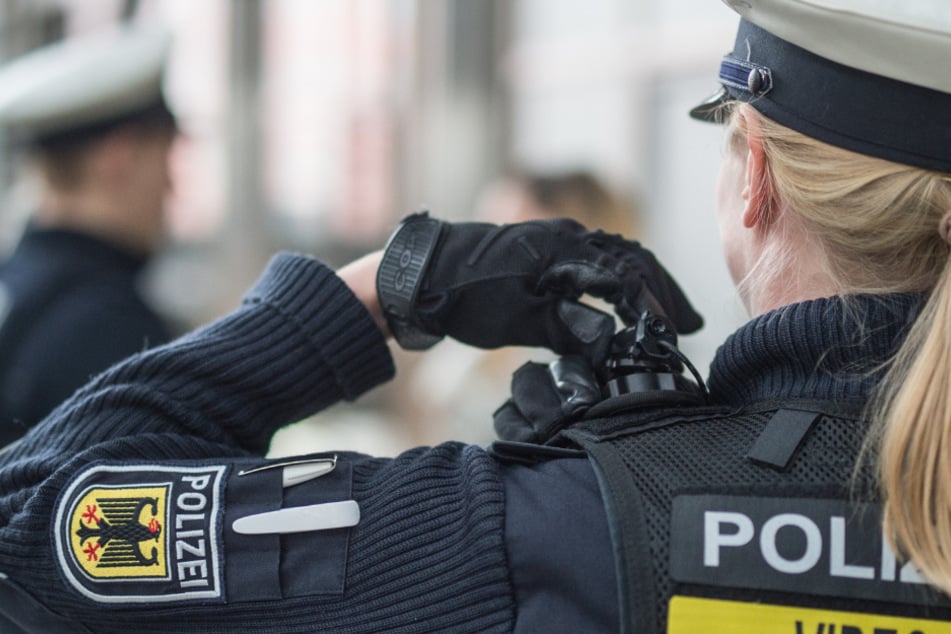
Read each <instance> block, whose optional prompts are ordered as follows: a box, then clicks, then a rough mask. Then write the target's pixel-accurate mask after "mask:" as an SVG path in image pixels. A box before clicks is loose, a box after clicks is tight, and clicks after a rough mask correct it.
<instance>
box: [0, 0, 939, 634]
mask: <svg viewBox="0 0 951 634" xmlns="http://www.w3.org/2000/svg"><path fill="white" fill-rule="evenodd" d="M734 6H735V8H736V10H737V11H738V12H739V13H740V14H741V16H742V18H743V19H742V20H741V21H740V26H739V31H738V34H737V38H736V42H735V45H734V48H733V50H732V51H731V52H729V53H728V54H727V55H726V56H725V57H724V58H723V60H722V63H721V66H720V82H721V84H722V86H723V88H722V90H721V91H720V92H719V93H718V94H717V95H716V97H715V98H714V99H712V100H711V101H709V102H708V103H706V104H704V105H702V106H700V107H698V108H697V109H696V110H695V111H694V115H695V116H697V117H701V118H705V119H711V120H715V121H720V122H723V123H725V132H726V137H727V143H726V147H725V150H724V157H723V163H722V166H721V172H720V178H719V181H718V187H717V195H716V200H715V204H714V206H715V208H716V211H717V217H718V220H719V223H720V227H721V231H722V243H723V247H724V252H725V255H726V259H727V262H728V265H729V269H730V271H731V273H732V275H733V277H734V279H735V281H736V283H737V287H738V290H739V294H740V296H741V298H742V299H743V301H744V303H745V305H746V307H747V308H748V310H749V312H750V315H751V320H750V321H749V322H748V323H747V324H745V325H744V326H742V327H741V328H740V329H739V330H737V331H736V332H735V333H734V334H733V335H732V336H731V337H730V338H729V339H728V340H727V341H726V342H724V344H723V345H722V346H721V348H720V349H719V351H718V353H717V356H716V358H715V359H714V361H713V363H712V365H711V368H710V374H709V379H708V381H707V385H708V388H705V387H704V386H703V385H702V381H700V380H697V381H696V382H694V381H691V380H690V378H689V376H688V373H687V372H686V371H684V370H683V369H682V367H681V363H683V364H684V365H686V366H687V368H688V370H689V364H688V362H687V361H686V360H685V359H682V358H680V357H679V356H678V354H677V348H676V336H675V331H676V332H684V333H689V332H692V331H694V330H696V329H697V328H699V327H700V325H701V319H700V316H699V315H698V314H697V313H696V312H694V310H693V309H692V308H691V306H690V304H689V303H688V302H687V300H686V298H685V297H684V296H683V294H682V293H681V292H680V290H679V289H678V287H677V285H676V283H675V282H674V281H673V280H672V279H671V278H670V276H669V275H667V273H666V272H665V271H664V269H663V268H662V267H661V266H660V265H659V264H658V263H657V262H656V260H654V258H653V257H652V256H651V254H650V253H649V252H648V251H646V250H645V249H643V248H642V247H641V246H640V245H638V244H636V243H633V242H629V241H627V240H625V239H623V238H621V237H620V236H614V235H609V234H604V233H601V232H589V231H587V230H586V229H584V228H583V227H581V226H580V225H578V224H577V223H576V222H573V221H570V220H567V219H559V220H545V221H533V222H525V223H518V224H513V225H503V226H498V225H492V224H489V223H456V224H450V223H445V222H440V221H438V220H436V219H434V218H430V217H428V216H425V215H414V216H411V217H409V218H407V219H406V220H404V222H403V223H402V224H401V225H400V227H399V228H398V229H397V231H396V233H395V234H394V235H393V237H392V238H391V240H390V242H389V243H388V245H387V247H386V249H385V250H384V251H383V252H378V253H375V254H372V255H370V256H367V257H366V258H364V259H361V260H359V261H357V262H355V263H353V264H351V265H349V266H347V267H344V268H343V269H341V270H340V271H339V273H338V274H334V273H333V272H332V271H330V270H329V269H328V268H326V267H325V266H323V265H322V264H320V263H319V262H318V261H316V260H314V259H312V258H308V257H304V256H296V255H289V254H285V255H280V256H278V257H277V258H275V260H274V261H273V262H272V263H271V265H270V266H269V268H268V269H267V270H266V271H265V272H264V274H263V275H262V277H261V278H260V280H259V281H258V283H257V284H256V285H255V286H254V287H253V288H252V289H251V291H250V292H249V293H248V295H247V296H246V298H245V301H244V303H243V304H242V306H241V307H240V308H239V309H238V310H236V311H235V312H234V313H232V314H231V315H229V316H228V317H226V318H224V319H222V320H220V321H217V322H215V323H213V324H211V325H209V326H208V327H206V328H203V329H201V330H198V331H196V332H194V333H192V334H190V335H188V336H186V337H183V338H181V339H179V340H177V341H176V342H173V343H170V344H168V345H166V346H162V347H159V348H157V349H154V350H151V351H148V352H145V353H142V354H140V355H137V356H136V357H134V358H132V359H130V360H128V361H126V362H125V363H122V364H119V365H117V366H114V367H113V368H112V369H110V370H109V371H107V372H106V373H104V374H102V375H100V376H99V377H98V378H97V379H96V380H94V381H93V382H91V383H89V384H88V385H87V386H86V387H84V388H83V389H82V390H81V391H80V392H79V393H77V394H76V395H75V396H74V397H73V398H72V399H70V400H69V401H68V402H67V403H66V404H64V406H63V407H62V408H60V409H59V410H57V412H56V413H55V414H54V415H53V416H51V417H49V418H47V419H46V420H45V421H44V422H43V423H41V424H40V425H39V426H37V427H36V428H34V429H33V430H31V431H30V433H28V434H27V435H26V436H25V437H24V438H23V439H22V441H21V442H20V443H19V444H18V445H17V446H15V447H12V448H10V449H9V450H8V451H7V452H5V453H4V454H2V455H0V464H2V468H0V613H2V614H3V615H5V618H6V619H7V620H8V625H9V627H10V628H13V627H16V626H18V627H20V628H21V629H25V630H27V631H68V632H82V631H90V632H123V633H124V632H129V631H133V630H134V631H176V632H177V631H198V632H235V631H241V632H315V631H321V632H323V631H337V632H384V631H385V632H411V631H412V632H419V631H431V632H486V631H491V632H509V631H516V632H596V631H622V632H637V633H638V634H642V633H645V632H646V633H660V632H664V631H666V632H669V633H672V634H687V633H691V634H692V633H695V632H704V633H713V634H721V633H726V632H730V633H739V634H754V633H755V634H764V633H765V634H772V633H776V634H804V633H806V632H809V633H813V632H815V633H816V634H819V633H823V634H832V633H833V632H837V633H840V634H858V633H860V632H861V633H865V634H868V633H870V632H876V633H885V632H907V633H911V632H920V633H924V632H927V633H928V634H935V633H939V632H949V631H951V598H949V596H951V493H949V492H951V471H949V469H948V461H947V455H948V448H949V444H951V441H949V435H951V336H949V332H951V74H949V73H948V72H947V65H946V64H945V63H944V62H945V61H946V60H947V59H948V58H949V56H951V14H949V13H948V12H947V10H946V6H945V2H944V0H914V1H912V0H908V1H906V2H902V3H891V4H889V3H868V2H865V1H864V0H834V2H833V1H832V0H811V1H810V2H808V3H805V2H802V1H800V0H743V1H742V2H736V3H734ZM698 213H699V212H698ZM583 293H590V294H592V295H595V296H600V297H603V298H605V299H607V300H608V301H609V302H611V304H613V306H614V308H615V310H616V312H617V314H618V315H619V316H620V317H621V318H622V320H623V321H624V322H625V324H627V325H629V326H630V329H626V330H623V331H622V332H621V333H618V334H616V333H615V332H614V325H613V324H614V321H613V319H612V318H611V316H610V315H608V314H606V313H604V312H601V311H597V310H595V309H593V308H590V307H586V306H584V305H582V304H580V303H578V301H577V300H578V298H579V297H580V296H581V295H582V294H583ZM389 334H392V335H393V336H394V337H395V338H396V340H397V341H398V342H399V343H400V344H401V345H402V346H404V347H406V348H410V349H423V348H426V347H428V346H430V345H432V344H433V343H435V342H436V341H438V340H439V339H440V338H441V337H443V336H450V337H453V338H455V339H458V340H460V341H463V342H466V343H469V344H472V345H477V346H480V347H486V348H492V347H496V346H504V345H531V346H545V347H548V348H550V349H552V350H553V351H555V352H557V353H559V354H561V355H564V356H563V357H562V358H561V359H560V360H559V361H558V362H556V363H553V364H551V365H526V366H523V368H522V369H520V370H519V371H518V372H516V374H515V376H514V378H513V384H512V396H511V399H510V400H509V401H508V402H507V403H506V405H505V406H504V407H502V408H501V409H500V410H499V411H498V412H497V413H496V417H495V422H496V428H497V430H498V431H499V433H500V435H501V437H502V440H500V441H498V442H496V443H495V444H493V446H492V447H491V448H490V449H489V450H485V449H483V448H481V447H477V446H472V445H464V444H461V443H444V444H441V445H438V446H436V447H433V448H419V449H414V450H410V451H407V452H405V453H403V454H401V455H400V456H398V457H396V458H394V459H376V458H370V457H367V456H364V455H358V454H350V453H347V454H345V453H332V452H328V453H323V454H317V455H311V456H303V457H300V458H298V459H293V460H281V461H273V460H267V459H265V458H264V453H265V451H266V449H267V445H268V442H269V440H270V438H271V436H272V434H273V433H274V431H275V430H276V429H277V428H279V427H280V426H282V425H285V424H288V423H290V422H292V421H296V420H299V419H300V418H301V417H302V416H303V415H305V414H308V413H311V412H314V411H317V410H319V409H322V408H324V407H327V406H328V405H330V404H332V403H335V402H337V401H339V400H342V399H353V398H356V397H357V396H359V395H360V394H361V393H363V392H364V391H366V390H367V389H369V388H371V387H372V386H374V385H376V384H378V383H380V382H381V381H384V380H387V379H388V378H390V376H391V375H392V372H393V367H392V363H391V358H390V356H389V352H388V348H387V347H386V345H385V337H386V336H388V335H389ZM695 378H696V379H699V376H697V377H695Z"/></svg>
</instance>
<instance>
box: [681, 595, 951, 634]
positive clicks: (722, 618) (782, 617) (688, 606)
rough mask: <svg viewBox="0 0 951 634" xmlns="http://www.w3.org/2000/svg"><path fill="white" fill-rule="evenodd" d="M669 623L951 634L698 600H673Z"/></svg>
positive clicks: (898, 623) (734, 632)
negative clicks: (846, 626) (823, 624)
mask: <svg viewBox="0 0 951 634" xmlns="http://www.w3.org/2000/svg"><path fill="white" fill-rule="evenodd" d="M667 621H668V623H667V634H695V633H697V632H703V634H795V633H796V631H797V629H796V622H797V621H799V622H800V623H801V626H800V631H802V632H804V633H808V634H814V633H815V632H818V631H820V630H819V624H820V623H825V624H826V626H825V628H824V629H823V630H822V631H824V632H829V631H831V630H830V629H829V625H828V624H830V623H831V624H834V625H835V631H836V632H840V631H842V626H843V625H851V626H852V627H858V628H861V630H862V632H863V633H867V634H872V632H875V628H880V629H881V630H885V631H897V632H899V633H900V634H908V633H909V632H914V631H916V630H917V631H920V632H925V633H927V634H951V623H946V622H942V621H932V620H925V619H915V618H908V617H896V616H881V615H877V614H864V613H861V612H841V611H835V610H822V609H819V608H794V607H789V606H785V605H768V604H763V603H744V602H741V601H720V600H717V599H698V598H695V597H674V598H673V599H671V600H670V611H669V613H668V617H667Z"/></svg>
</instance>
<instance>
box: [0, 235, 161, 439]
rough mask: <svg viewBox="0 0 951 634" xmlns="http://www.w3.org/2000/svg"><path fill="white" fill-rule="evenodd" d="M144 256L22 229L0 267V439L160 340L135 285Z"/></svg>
mask: <svg viewBox="0 0 951 634" xmlns="http://www.w3.org/2000/svg"><path fill="white" fill-rule="evenodd" d="M146 262H147V258H145V257H144V256H142V255H138V254H134V253H131V252H129V251H125V250H123V249H122V248H121V247H119V246H116V245H114V244H110V243H109V242H106V241H104V240H102V239H99V238H97V237H95V236H92V235H89V234H84V233H82V232H77V231H69V230H65V229H35V228H34V229H27V231H26V232H25V233H24V235H23V237H22V239H21V240H20V242H19V244H18V245H17V247H16V250H15V251H14V253H13V254H12V255H11V256H10V258H9V259H8V260H7V261H6V262H4V263H3V264H2V265H0V285H2V288H3V302H4V310H3V319H2V321H0V390H2V391H0V416H2V420H3V425H0V444H7V443H8V442H10V441H12V440H15V439H16V438H19V437H20V436H21V435H22V434H23V432H24V431H25V427H26V426H27V425H32V424H34V423H36V422H38V421H40V420H42V419H43V417H44V416H46V415H47V414H48V413H49V412H50V411H52V409H53V408H54V407H56V406H57V405H59V403H60V402H62V401H63V400H65V399H66V398H67V397H68V396H69V395H70V394H72V393H73V391H75V390H76V388H77V387H79V386H81V385H83V384H84V383H86V382H87V381H89V379H90V378H91V377H92V376H93V375H95V374H97V373H99V372H100V371H102V370H104V369H105V368H107V367H109V366H110V365H112V364H113V363H115V362H116V361H120V360H121V359H124V358H125V357H127V356H129V355H130V354H133V353H135V352H139V351H141V350H143V349H145V348H148V347H151V346H155V345H159V344H161V343H164V342H165V341H166V339H167V338H168V332H167V329H166V325H165V323H164V322H163V321H162V319H161V318H160V317H159V316H158V315H157V314H156V313H155V312H154V311H153V310H152V309H151V308H150V307H149V306H148V305H147V304H146V303H145V301H144V300H143V299H142V296H141V294H140V292H139V289H138V286H137V285H138V276H139V273H140V272H141V270H142V268H143V267H144V266H145V264H146ZM21 425H22V426H21Z"/></svg>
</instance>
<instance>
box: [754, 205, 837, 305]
mask: <svg viewBox="0 0 951 634" xmlns="http://www.w3.org/2000/svg"><path fill="white" fill-rule="evenodd" d="M794 218H795V215H794V214H790V213H781V214H779V217H778V218H777V219H776V221H775V224H773V225H772V226H770V227H769V228H768V229H767V230H766V231H765V232H762V233H761V234H760V235H759V239H758V240H757V241H756V243H755V244H754V246H753V250H754V258H753V260H754V261H755V265H754V266H753V268H752V269H751V270H750V273H749V274H748V275H747V276H746V279H745V280H743V282H741V283H740V284H739V290H740V295H741V297H742V298H743V302H744V304H745V305H746V308H747V310H748V311H749V313H750V315H751V316H753V317H756V316H758V315H762V314H763V313H767V312H769V311H771V310H774V309H776V308H779V307H780V306H786V305H789V304H795V303H798V302H804V301H808V300H812V299H819V298H821V297H832V296H835V295H839V294H841V293H842V290H841V288H840V286H839V285H838V284H836V283H835V280H834V278H833V277H832V275H831V274H830V273H829V270H830V267H829V264H828V259H827V257H826V255H825V252H824V251H823V249H822V246H821V241H820V240H819V239H818V238H816V237H815V236H813V235H811V234H810V233H809V232H808V231H807V230H806V229H805V228H803V227H802V226H800V224H799V223H798V222H795V221H794Z"/></svg>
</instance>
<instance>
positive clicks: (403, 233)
mask: <svg viewBox="0 0 951 634" xmlns="http://www.w3.org/2000/svg"><path fill="white" fill-rule="evenodd" d="M442 224H443V223H442V222H440V221H439V220H435V219H433V218H430V217H429V215H428V214H427V213H425V212H423V213H417V214H413V215H411V216H407V217H406V218H405V219H404V220H403V222H401V223H400V225H399V226H398V227H397V228H396V231H394V232H393V235H392V236H391V237H390V240H389V242H387V244H386V248H385V249H384V251H383V261H382V262H381V263H380V268H379V269H378V270H377V274H376V293H377V296H378V297H379V299H380V305H381V306H382V307H383V315H384V316H385V317H386V323H387V325H388V326H389V327H390V332H392V333H393V336H394V337H395V338H396V341H397V343H399V344H400V346H401V347H402V348H404V349H406V350H425V349H426V348H430V347H432V346H434V345H435V344H436V343H437V342H438V341H439V340H440V339H442V336H440V335H433V334H430V333H428V332H426V331H425V330H424V329H423V327H422V325H421V324H420V323H419V320H418V319H417V318H416V314H415V313H416V311H415V305H416V298H417V296H418V295H419V289H420V286H421V285H422V282H423V277H424V275H425V273H426V269H427V268H428V266H429V262H430V259H431V257H432V254H433V251H435V249H436V244H437V243H438V242H439V235H440V233H441V229H442Z"/></svg>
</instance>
